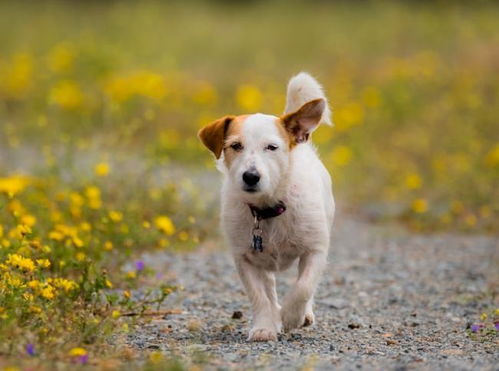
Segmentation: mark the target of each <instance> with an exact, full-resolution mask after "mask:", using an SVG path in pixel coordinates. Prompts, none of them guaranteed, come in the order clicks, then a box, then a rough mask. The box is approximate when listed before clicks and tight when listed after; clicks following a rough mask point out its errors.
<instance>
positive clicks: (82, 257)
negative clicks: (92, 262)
mask: <svg viewBox="0 0 499 371" xmlns="http://www.w3.org/2000/svg"><path fill="white" fill-rule="evenodd" d="M75 258H76V260H78V261H79V262H82V261H84V260H85V258H86V255H85V253H83V252H78V253H76V255H75Z"/></svg>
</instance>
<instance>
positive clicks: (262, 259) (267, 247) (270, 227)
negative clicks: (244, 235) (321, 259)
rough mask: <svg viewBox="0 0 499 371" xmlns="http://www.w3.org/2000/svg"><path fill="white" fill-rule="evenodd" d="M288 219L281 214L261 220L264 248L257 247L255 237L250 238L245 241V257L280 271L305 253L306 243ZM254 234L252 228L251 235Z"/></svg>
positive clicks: (259, 265) (258, 264)
mask: <svg viewBox="0 0 499 371" xmlns="http://www.w3.org/2000/svg"><path fill="white" fill-rule="evenodd" d="M287 219H288V218H286V217H284V216H280V217H278V218H275V219H271V220H263V221H261V223H260V228H261V231H262V233H261V237H262V249H257V248H255V247H256V246H254V244H253V238H248V240H247V242H246V243H243V245H245V246H246V250H245V251H244V252H243V255H244V257H245V258H246V259H247V260H249V261H250V262H251V263H252V264H254V265H255V266H258V267H260V268H263V269H265V270H270V271H279V270H283V269H286V268H288V267H289V266H290V265H291V264H292V263H293V261H294V260H295V259H296V258H297V257H298V256H300V255H301V254H302V253H303V248H304V243H303V241H302V238H299V237H298V236H297V234H296V231H295V229H294V228H293V227H292V225H291V224H290V223H289V221H288V220H287ZM252 235H253V232H252V228H250V229H249V237H252Z"/></svg>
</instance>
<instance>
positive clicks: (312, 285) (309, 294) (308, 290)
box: [281, 250, 327, 331]
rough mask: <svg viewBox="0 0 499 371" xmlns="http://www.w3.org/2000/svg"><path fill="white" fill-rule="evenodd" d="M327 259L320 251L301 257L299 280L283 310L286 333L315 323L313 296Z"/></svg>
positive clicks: (282, 315) (288, 296)
mask: <svg viewBox="0 0 499 371" xmlns="http://www.w3.org/2000/svg"><path fill="white" fill-rule="evenodd" d="M326 258H327V253H326V252H324V251H320V250H319V251H317V250H316V251H313V252H310V253H307V254H305V255H303V256H301V257H300V262H299V264H298V279H297V280H296V282H295V284H294V286H293V288H292V289H291V291H290V292H289V294H288V295H287V296H286V298H285V299H284V304H283V307H282V310H281V318H282V325H283V327H284V330H285V331H289V330H291V329H294V328H298V327H301V326H303V325H310V324H312V323H313V322H314V320H315V318H314V315H313V312H312V304H313V296H314V293H315V289H316V288H317V285H318V283H319V278H320V275H321V273H322V271H323V269H324V266H325V264H326Z"/></svg>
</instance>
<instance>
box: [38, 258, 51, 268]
mask: <svg viewBox="0 0 499 371" xmlns="http://www.w3.org/2000/svg"><path fill="white" fill-rule="evenodd" d="M36 264H38V266H39V267H42V268H48V267H50V261H49V260H48V259H36Z"/></svg>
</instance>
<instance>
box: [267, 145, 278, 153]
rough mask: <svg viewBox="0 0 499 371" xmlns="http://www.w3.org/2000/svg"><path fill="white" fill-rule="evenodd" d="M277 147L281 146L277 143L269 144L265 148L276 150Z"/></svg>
mask: <svg viewBox="0 0 499 371" xmlns="http://www.w3.org/2000/svg"><path fill="white" fill-rule="evenodd" d="M277 148H279V147H278V146H277V145H275V144H269V145H268V146H267V147H266V148H265V149H268V150H269V151H275V150H276V149H277Z"/></svg>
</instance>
